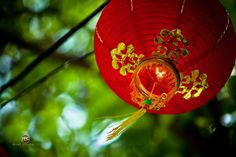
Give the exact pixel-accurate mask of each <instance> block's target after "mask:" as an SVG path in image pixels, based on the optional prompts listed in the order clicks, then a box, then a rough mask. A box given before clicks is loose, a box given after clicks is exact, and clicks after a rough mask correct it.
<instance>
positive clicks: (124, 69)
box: [111, 42, 144, 76]
mask: <svg viewBox="0 0 236 157" xmlns="http://www.w3.org/2000/svg"><path fill="white" fill-rule="evenodd" d="M111 57H112V67H113V68H114V69H115V70H120V74H121V75H123V76H126V75H127V73H134V69H135V67H136V66H137V65H138V64H139V62H140V61H141V59H142V58H143V57H144V55H143V54H140V55H138V54H136V53H135V52H134V46H133V45H132V44H129V45H128V46H126V45H125V43H123V42H120V43H119V44H118V46H117V48H115V49H113V50H111Z"/></svg>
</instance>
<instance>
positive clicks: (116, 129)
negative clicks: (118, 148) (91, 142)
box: [106, 108, 147, 141]
mask: <svg viewBox="0 0 236 157" xmlns="http://www.w3.org/2000/svg"><path fill="white" fill-rule="evenodd" d="M146 112H147V110H146V109H145V108H141V109H139V110H138V111H137V112H135V113H133V115H131V116H130V117H129V118H128V119H126V120H124V121H123V122H122V123H121V124H119V125H118V126H115V127H114V128H112V130H111V131H110V132H108V135H107V138H106V140H107V141H111V140H113V139H114V138H116V137H118V136H119V135H121V133H123V132H124V131H125V130H126V129H127V128H128V127H129V126H131V125H132V124H133V123H134V122H135V121H136V120H138V119H139V118H140V117H142V116H143V115H144V114H145V113H146Z"/></svg>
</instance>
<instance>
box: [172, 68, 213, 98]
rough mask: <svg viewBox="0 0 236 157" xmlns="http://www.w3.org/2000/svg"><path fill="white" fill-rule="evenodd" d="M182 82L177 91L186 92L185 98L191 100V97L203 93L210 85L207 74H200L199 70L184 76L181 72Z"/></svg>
mask: <svg viewBox="0 0 236 157" xmlns="http://www.w3.org/2000/svg"><path fill="white" fill-rule="evenodd" d="M180 77H181V84H180V87H179V90H178V91H177V92H176V93H180V94H184V96H183V98H184V99H186V100H189V99H190V98H197V97H199V96H200V95H201V93H202V92H203V91H204V90H205V89H207V88H208V87H209V84H208V83H207V74H205V73H203V74H200V75H199V70H194V71H192V74H191V76H190V75H186V76H183V74H182V73H180Z"/></svg>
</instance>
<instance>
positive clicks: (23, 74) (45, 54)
mask: <svg viewBox="0 0 236 157" xmlns="http://www.w3.org/2000/svg"><path fill="white" fill-rule="evenodd" d="M108 3H109V1H106V2H105V3H103V4H102V5H101V6H100V7H98V8H97V9H96V10H95V11H94V12H93V13H91V14H90V15H89V16H88V17H87V18H85V19H84V20H83V21H82V22H80V23H79V24H78V25H76V26H75V27H73V28H71V30H70V31H69V32H67V33H66V34H65V35H64V36H62V37H61V38H60V39H59V40H58V41H56V42H55V43H54V44H53V45H52V46H51V47H49V48H48V49H47V50H46V51H44V52H43V53H42V54H40V55H39V56H38V57H37V58H36V59H35V60H33V61H32V62H31V63H30V64H29V65H28V66H26V67H25V69H23V71H22V72H20V73H19V74H18V75H17V76H16V77H14V78H12V79H11V80H10V81H9V82H7V83H6V84H4V85H2V87H1V88H0V93H2V92H3V91H5V90H6V89H7V88H9V87H11V86H14V85H15V84H16V83H17V82H19V81H21V80H22V79H23V78H25V77H26V76H27V75H28V74H29V73H30V72H31V71H32V70H33V69H34V68H35V67H36V66H37V65H38V64H39V63H41V62H42V61H43V60H44V59H45V58H47V57H48V56H50V55H51V54H52V53H53V52H54V51H55V50H57V49H58V48H59V47H60V46H61V45H62V44H63V43H64V42H65V41H66V40H67V39H68V38H69V37H71V36H72V35H73V34H74V33H75V32H76V31H78V30H79V29H80V28H82V27H83V26H84V25H85V24H86V23H87V22H88V21H89V20H90V19H92V18H93V17H94V16H95V15H96V14H97V13H99V12H100V11H101V10H102V9H103V8H104V7H105V6H106V5H107V4H108Z"/></svg>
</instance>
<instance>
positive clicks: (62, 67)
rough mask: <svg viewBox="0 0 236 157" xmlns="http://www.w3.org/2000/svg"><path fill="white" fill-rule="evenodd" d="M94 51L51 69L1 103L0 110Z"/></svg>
mask: <svg viewBox="0 0 236 157" xmlns="http://www.w3.org/2000/svg"><path fill="white" fill-rule="evenodd" d="M92 54H93V52H89V53H87V54H85V55H84V56H81V57H79V58H76V59H71V60H68V61H66V62H65V63H63V64H62V65H60V66H58V67H56V68H55V69H53V70H52V71H50V72H49V73H47V74H46V75H44V76H43V77H41V78H40V79H39V80H37V81H36V82H34V83H32V84H31V85H30V86H28V87H26V88H25V89H23V90H22V91H21V92H19V93H18V94H16V95H15V96H13V97H12V98H10V99H8V100H6V101H4V102H3V103H1V104H0V110H1V109H2V108H3V107H4V106H6V105H7V104H8V103H9V102H11V101H14V100H17V99H18V98H20V97H22V96H24V95H25V94H27V93H29V92H30V91H32V90H33V89H34V88H35V87H37V86H38V85H40V84H42V83H43V82H45V81H46V80H48V79H49V78H50V77H51V76H53V75H55V74H57V73H58V72H59V71H61V70H63V69H64V68H66V67H68V66H69V65H71V64H72V63H74V62H76V61H81V60H83V59H85V58H87V57H88V56H90V55H92Z"/></svg>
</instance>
